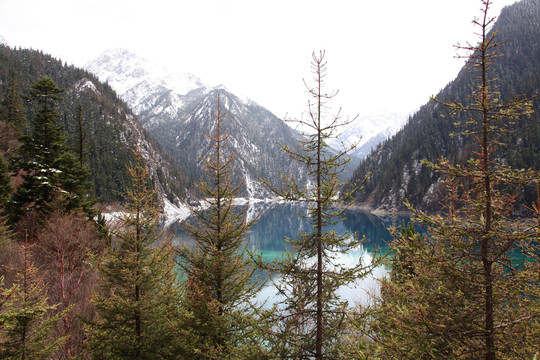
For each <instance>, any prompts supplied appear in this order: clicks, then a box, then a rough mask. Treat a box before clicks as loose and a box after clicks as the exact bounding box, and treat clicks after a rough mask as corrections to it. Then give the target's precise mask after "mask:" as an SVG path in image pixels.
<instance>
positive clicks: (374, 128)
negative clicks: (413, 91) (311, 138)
mask: <svg viewBox="0 0 540 360" xmlns="http://www.w3.org/2000/svg"><path fill="white" fill-rule="evenodd" d="M407 119H408V114H401V113H393V112H388V111H380V112H377V113H373V114H370V115H363V116H360V117H358V118H357V119H356V120H354V121H353V122H351V123H350V124H348V125H346V126H344V127H342V128H340V129H339V130H340V131H341V135H340V136H339V137H338V138H333V139H331V140H329V145H330V146H332V147H334V148H340V147H342V145H344V146H345V147H349V146H350V145H352V144H357V147H356V150H354V151H353V153H352V155H353V156H356V157H358V158H359V159H363V158H365V157H366V156H367V155H368V154H369V153H370V152H371V150H372V149H373V148H375V147H376V146H377V145H378V144H379V143H381V142H382V141H384V140H386V139H387V138H389V137H391V136H393V135H394V134H395V133H396V132H398V131H399V130H400V129H401V128H402V127H403V126H404V125H405V123H406V122H407Z"/></svg>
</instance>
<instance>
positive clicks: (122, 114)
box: [0, 45, 190, 202]
mask: <svg viewBox="0 0 540 360" xmlns="http://www.w3.org/2000/svg"><path fill="white" fill-rule="evenodd" d="M0 65H1V66H0V89H1V90H2V94H4V97H3V107H4V109H6V108H9V107H13V106H18V107H20V111H21V113H22V114H21V116H23V117H25V118H26V119H32V118H33V116H34V111H35V110H34V108H33V107H32V106H28V103H27V101H26V100H24V97H26V96H27V95H28V94H27V93H28V91H29V90H30V88H31V85H32V84H33V83H34V82H35V81H37V80H38V79H40V78H42V77H44V76H47V77H49V78H51V79H52V80H53V81H54V82H55V83H56V84H57V86H58V87H60V88H64V89H65V91H64V92H63V93H62V95H61V97H62V101H60V102H59V103H58V108H57V112H58V125H59V126H62V131H63V135H64V136H65V137H66V142H67V145H68V146H69V147H70V149H72V150H73V151H78V150H79V149H80V147H81V146H82V147H83V152H84V158H85V162H86V163H87V165H88V167H89V168H91V169H92V171H91V173H90V177H89V181H90V184H91V185H90V187H91V192H92V194H93V195H94V196H96V197H97V198H98V199H99V201H101V202H109V201H118V200H121V196H120V194H121V192H122V191H124V190H125V189H126V186H127V184H128V183H129V177H128V175H127V171H126V166H127V165H128V164H129V161H130V160H133V154H132V149H133V148H134V146H135V145H136V144H138V143H139V144H145V147H146V148H147V153H148V156H149V157H153V159H152V160H151V162H152V163H153V164H152V168H153V171H152V176H153V178H154V181H156V182H157V183H159V184H160V186H161V187H162V189H163V192H164V193H165V194H166V196H167V197H168V198H169V199H170V200H171V201H174V199H175V198H184V197H185V191H186V187H189V186H190V185H189V183H190V178H189V176H187V175H186V174H185V173H184V172H182V171H181V170H180V169H179V168H178V166H176V165H175V163H174V162H173V161H172V160H171V159H170V157H169V156H168V155H167V154H166V153H165V152H164V151H162V150H161V149H160V148H159V146H158V145H157V144H156V143H155V142H154V141H153V140H152V138H151V137H150V136H148V134H146V132H145V130H144V129H143V128H142V126H141V125H140V124H139V123H138V121H137V120H136V119H135V115H133V113H132V111H131V110H130V109H129V108H128V106H127V105H126V104H125V103H124V102H123V101H122V100H120V99H119V98H118V96H117V95H116V93H115V92H114V91H113V90H112V89H111V88H110V86H108V85H107V84H103V83H101V82H100V81H99V80H98V79H97V78H96V77H95V76H94V75H93V74H90V73H88V72H86V71H84V70H82V69H78V68H75V67H73V66H68V65H67V64H65V63H62V61H60V60H58V59H54V58H52V57H51V56H49V55H46V54H44V53H43V52H41V51H35V50H28V49H11V48H9V47H7V46H5V45H0ZM21 96H22V97H23V98H21ZM6 111H7V110H6ZM79 120H81V122H80V123H79ZM29 125H31V124H29ZM29 130H31V128H30V127H29V128H28V129H25V130H24V131H25V132H28V131H29ZM81 133H82V136H83V141H82V143H81V141H80V134H81ZM146 160H147V161H150V158H148V159H146ZM158 165H159V166H158Z"/></svg>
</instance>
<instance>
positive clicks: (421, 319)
mask: <svg viewBox="0 0 540 360" xmlns="http://www.w3.org/2000/svg"><path fill="white" fill-rule="evenodd" d="M482 4H483V13H482V15H483V16H482V17H481V18H480V19H477V20H475V21H474V24H475V25H476V26H478V27H479V29H480V31H479V36H480V40H479V42H478V44H477V45H475V46H470V45H468V46H466V47H464V49H465V50H467V51H468V54H470V56H469V58H468V67H469V69H470V71H471V73H472V74H473V76H474V80H475V88H474V91H473V93H472V95H471V96H470V97H469V101H470V103H468V104H461V103H458V102H457V101H454V102H452V103H445V102H440V103H441V104H443V105H445V106H448V107H449V108H450V109H451V110H452V113H451V116H453V115H456V114H458V113H464V114H466V115H467V116H468V119H467V120H465V121H464V122H463V123H461V124H459V126H461V127H462V131H460V132H459V134H458V135H459V136H472V137H473V138H474V139H475V140H476V149H475V151H474V153H473V157H472V158H471V159H469V160H468V162H467V163H466V164H464V165H453V164H451V163H450V162H449V161H448V160H447V159H441V160H440V161H439V163H438V164H431V163H428V164H429V165H430V166H431V167H432V168H433V169H435V170H436V171H438V172H440V173H441V174H443V176H444V178H445V181H444V185H445V199H444V200H443V204H444V206H445V212H444V213H443V214H442V215H440V216H429V215H427V214H425V213H423V212H420V211H415V217H416V220H417V221H419V222H420V223H422V224H424V225H426V226H428V229H429V234H430V236H429V238H428V239H427V240H426V241H417V239H416V238H411V237H410V236H402V237H401V238H399V239H398V242H397V243H396V244H394V249H397V250H398V251H400V252H401V254H403V255H406V260H407V263H410V264H414V265H413V274H412V275H411V276H408V277H406V278H404V276H403V275H404V272H403V268H401V269H399V270H398V269H394V270H393V272H394V275H393V276H392V277H391V278H390V279H389V280H388V281H386V282H385V283H384V288H383V289H385V291H384V292H382V308H381V311H380V313H379V316H378V321H375V322H374V325H375V326H374V329H375V330H374V333H375V334H377V336H378V339H377V343H378V347H379V354H380V356H381V357H384V358H392V357H399V358H403V359H407V358H410V359H413V358H414V359H419V358H423V359H433V358H459V359H461V358H464V359H465V358H466V359H479V358H483V359H486V360H494V359H498V358H500V359H516V358H520V359H532V358H533V357H535V356H538V355H539V354H538V348H539V346H540V337H539V336H538V334H539V332H540V318H539V313H538V309H539V308H538V296H539V295H540V288H539V286H538V270H539V266H540V262H539V260H540V259H539V258H538V243H537V242H536V241H537V235H538V227H537V226H538V224H536V223H531V222H528V221H524V220H519V219H516V218H513V217H512V215H513V211H514V210H518V208H519V206H520V204H517V203H516V197H517V194H519V191H520V189H521V188H522V187H523V186H524V185H526V184H528V183H530V182H533V181H538V174H537V173H535V172H533V171H528V170H527V171H526V170H515V169H512V168H510V167H508V166H506V165H504V164H502V163H501V162H500V160H499V158H497V157H496V156H495V155H494V154H495V150H496V149H497V147H499V146H501V145H502V140H501V135H502V134H505V133H506V132H508V131H510V125H511V123H512V120H513V119H515V118H517V117H518V116H526V115H528V114H529V113H530V99H525V98H520V97H515V98H513V99H511V100H510V101H508V102H502V101H501V100H500V94H499V92H498V88H497V79H494V78H492V77H491V72H492V70H493V69H492V64H493V63H492V62H493V60H494V59H495V58H496V57H497V56H498V54H497V48H498V47H499V46H500V44H501V43H500V42H498V41H497V40H496V35H497V34H496V33H493V32H490V28H491V25H492V24H493V22H494V19H493V18H490V17H489V16H488V10H489V8H490V6H491V1H490V0H483V1H482ZM435 101H438V100H437V99H435ZM519 210H521V209H519ZM531 216H535V217H537V216H538V212H537V211H534V212H533V213H531ZM411 240H414V241H411ZM403 260H404V259H403V258H401V259H400V262H401V263H403ZM397 264H399V262H398V263H397ZM398 274H401V275H400V276H397V275H398ZM395 324H400V326H395Z"/></svg>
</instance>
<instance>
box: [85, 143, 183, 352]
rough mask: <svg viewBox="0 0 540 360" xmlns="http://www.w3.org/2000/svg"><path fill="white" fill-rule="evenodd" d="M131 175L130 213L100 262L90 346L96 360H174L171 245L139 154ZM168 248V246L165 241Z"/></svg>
mask: <svg viewBox="0 0 540 360" xmlns="http://www.w3.org/2000/svg"><path fill="white" fill-rule="evenodd" d="M135 155H136V163H135V164H134V165H132V166H131V167H130V168H129V169H128V170H129V173H130V176H131V178H132V186H131V189H130V190H128V191H127V194H126V199H127V201H128V206H127V210H128V213H127V214H126V215H125V216H123V217H122V219H121V227H120V228H119V230H118V231H114V232H113V234H112V241H113V244H112V246H111V248H110V249H108V250H106V252H105V254H103V255H102V256H101V258H102V259H99V260H100V261H99V263H98V270H99V281H100V283H99V289H98V290H97V291H96V293H95V294H94V297H93V300H92V303H93V304H94V306H95V308H96V312H97V319H96V320H95V321H94V322H90V323H89V324H88V331H89V341H88V345H89V348H90V350H91V352H92V353H93V356H94V358H96V359H136V360H143V359H176V358H178V357H179V353H180V351H179V349H178V347H177V344H178V342H179V341H182V340H183V339H178V337H177V329H176V328H175V324H176V319H177V318H178V316H179V315H178V309H177V308H178V303H179V301H180V300H179V299H178V298H174V295H176V294H178V292H177V291H176V289H175V286H176V282H175V281H170V278H171V277H174V273H173V272H174V271H175V270H174V268H173V264H172V262H171V261H170V251H171V247H170V246H160V243H161V242H163V241H164V239H163V237H162V235H163V234H162V232H161V231H160V230H159V226H158V221H159V207H158V204H157V196H156V193H155V191H152V190H150V189H149V176H148V169H146V168H145V166H144V163H143V159H142V154H141V151H140V150H137V151H136V153H135ZM165 244H167V242H166V241H165Z"/></svg>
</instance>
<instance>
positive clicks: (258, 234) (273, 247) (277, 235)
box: [168, 203, 409, 304]
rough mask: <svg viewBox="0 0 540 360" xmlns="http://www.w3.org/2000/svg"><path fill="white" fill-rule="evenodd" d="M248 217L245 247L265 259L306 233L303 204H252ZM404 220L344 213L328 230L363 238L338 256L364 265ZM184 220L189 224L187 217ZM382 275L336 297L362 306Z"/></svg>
mask: <svg viewBox="0 0 540 360" xmlns="http://www.w3.org/2000/svg"><path fill="white" fill-rule="evenodd" d="M249 214H250V215H249V216H255V214H259V219H258V220H257V222H256V223H255V224H253V225H252V227H251V229H250V231H249V232H248V234H247V235H246V238H247V240H248V244H249V245H248V247H249V248H250V249H251V250H256V251H258V252H260V253H262V255H263V259H265V260H272V259H275V258H277V257H279V256H280V255H281V254H282V253H283V252H284V251H285V250H286V249H287V247H288V246H289V244H288V243H287V242H286V241H285V239H286V238H296V237H297V234H298V233H299V232H300V231H302V230H305V231H308V232H309V231H310V223H309V220H308V219H306V218H303V217H302V216H301V215H307V206H306V205H299V204H292V203H285V204H275V203H271V204H268V203H255V205H254V206H252V207H251V208H250V211H249ZM408 220H409V218H408V217H407V216H401V215H398V217H397V219H395V218H394V217H393V216H377V215H374V214H372V213H369V212H366V211H362V210H347V211H346V212H345V220H344V221H340V222H338V223H337V224H335V225H333V226H331V227H330V228H334V229H335V230H336V232H337V233H338V234H340V235H343V234H345V233H346V232H348V233H350V234H353V233H355V234H357V236H359V237H362V236H365V237H366V241H365V242H364V244H363V248H362V249H358V250H356V251H354V252H353V253H350V254H346V255H345V256H342V259H341V260H342V262H344V263H350V264H351V265H352V264H353V263H357V262H358V261H360V259H361V258H363V261H364V263H366V262H370V261H371V258H372V254H373V251H374V250H375V249H379V250H384V249H385V248H386V246H387V243H388V242H389V241H391V240H392V236H391V234H390V232H389V231H388V228H389V227H391V226H394V224H398V225H400V224H401V223H402V222H404V221H405V222H406V221H408ZM185 221H189V218H188V219H186V220H185ZM168 230H169V233H170V234H172V235H173V236H174V237H175V241H177V242H189V241H190V239H189V235H188V234H187V233H186V232H185V231H184V230H183V229H182V225H181V224H178V223H173V224H172V225H171V226H169V228H168ZM384 273H385V270H384V269H383V268H378V269H375V271H374V273H373V274H372V275H371V276H368V277H366V278H364V279H361V280H359V281H358V282H356V283H355V284H352V285H350V286H348V287H344V288H343V289H340V294H341V295H342V296H343V297H344V298H346V299H348V300H349V302H350V303H351V304H352V303H354V302H361V303H363V302H365V301H366V299H367V297H368V296H367V295H366V292H378V286H377V281H376V280H375V279H376V278H378V277H381V276H383V275H384ZM259 298H261V299H266V298H268V299H270V301H271V302H274V301H276V299H275V290H274V289H272V287H269V286H267V287H265V288H264V289H263V292H262V293H261V294H260V295H259Z"/></svg>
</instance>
